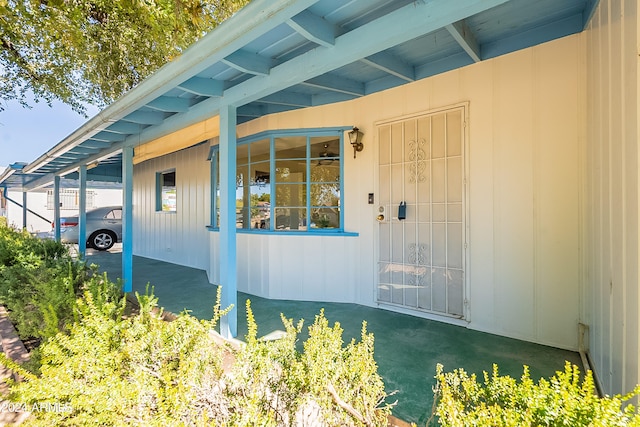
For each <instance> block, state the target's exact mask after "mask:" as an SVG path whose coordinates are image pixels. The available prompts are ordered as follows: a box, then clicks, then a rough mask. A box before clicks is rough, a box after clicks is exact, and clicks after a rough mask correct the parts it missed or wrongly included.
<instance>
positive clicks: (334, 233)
mask: <svg viewBox="0 0 640 427" xmlns="http://www.w3.org/2000/svg"><path fill="white" fill-rule="evenodd" d="M207 230H209V231H213V232H219V231H220V228H219V227H213V226H211V225H207ZM333 230H334V231H322V230H317V231H288V230H279V231H271V230H249V229H246V228H236V233H237V234H255V235H269V236H336V237H358V236H360V233H356V232H353V231H335V229H333Z"/></svg>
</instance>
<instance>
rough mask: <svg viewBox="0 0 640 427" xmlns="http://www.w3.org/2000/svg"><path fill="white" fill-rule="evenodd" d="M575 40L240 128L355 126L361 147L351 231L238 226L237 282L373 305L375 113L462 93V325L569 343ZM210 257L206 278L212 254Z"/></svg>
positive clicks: (447, 100)
mask: <svg viewBox="0 0 640 427" xmlns="http://www.w3.org/2000/svg"><path fill="white" fill-rule="evenodd" d="M582 47H583V40H582V39H581V36H579V35H577V36H571V37H567V38H564V39H561V40H557V41H554V42H551V43H547V44H544V45H540V46H537V47H534V48H531V49H527V50H524V51H521V52H517V53H514V54H510V55H507V56H503V57H499V58H496V59H493V60H490V61H486V62H482V63H479V64H475V65H472V66H469V67H465V68H463V69H460V70H457V71H453V72H449V73H446V74H443V75H439V76H436V77H433V78H430V79H426V80H423V81H419V82H415V83H412V84H408V85H405V86H402V87H399V88H396V89H391V90H388V91H385V92H381V93H377V94H373V95H370V96H367V97H364V98H362V99H358V100H354V101H349V102H344V103H341V104H334V105H329V106H321V107H316V108H309V109H306V110H302V111H297V112H289V113H283V114H278V115H273V116H267V117H264V118H261V119H258V120H255V121H253V122H250V123H247V124H243V125H241V126H240V127H239V130H238V136H239V137H242V136H245V135H250V134H253V133H256V132H259V131H263V130H266V129H284V128H304V127H311V128H315V127H322V126H336V125H357V126H358V127H359V128H360V129H361V130H363V132H364V133H365V136H364V143H365V149H364V151H363V152H361V153H358V157H357V158H356V159H354V158H353V157H352V156H350V155H346V156H345V159H344V162H345V207H344V208H345V229H346V231H351V232H357V233H359V236H358V237H304V236H260V237H258V236H250V235H240V236H239V237H238V247H239V250H238V254H239V255H238V262H239V267H238V268H239V283H238V286H239V289H240V290H245V291H251V292H256V293H258V294H261V295H264V296H270V297H276V298H285V299H287V298H288V299H316V298H318V299H327V300H332V301H353V302H357V303H360V304H365V305H374V285H375V279H376V266H375V261H376V253H377V252H376V242H377V227H378V225H377V222H376V221H375V217H376V214H377V212H376V208H377V205H375V204H373V205H369V204H367V194H368V193H370V192H373V193H376V192H377V190H378V188H377V182H376V179H377V177H376V172H375V171H376V162H377V140H376V132H375V123H376V122H379V121H381V120H387V119H391V118H395V117H402V116H404V115H409V114H416V113H419V112H426V111H429V110H431V109H435V108H441V107H446V106H448V105H453V104H457V103H461V102H467V101H468V102H469V123H468V127H467V129H468V145H469V152H468V155H469V165H470V167H469V176H468V188H469V211H470V218H468V223H467V225H468V227H469V231H470V240H469V242H468V243H469V252H468V255H469V264H468V269H467V272H468V276H469V280H468V286H469V295H470V301H469V304H470V316H469V319H468V320H469V321H470V323H469V326H470V327H471V328H475V329H478V330H484V331H489V332H493V333H498V334H501V335H506V336H511V337H517V338H522V339H526V340H530V341H535V342H540V343H545V344H549V345H554V346H558V347H563V348H569V349H576V348H577V345H578V342H577V341H578V339H577V336H578V328H577V325H578V321H579V320H578V318H579V316H578V314H579V290H580V287H579V282H580V277H581V276H580V257H579V253H580V252H579V241H580V197H579V194H580V191H579V190H580V179H581V172H580V171H581V169H580V167H581V150H582V145H581V141H582V140H581V138H582V137H583V136H584V135H583V133H582V132H581V129H582V127H583V126H584V114H585V111H584V108H583V107H582V105H583V104H584V101H585V100H584V98H583V91H582V90H581V89H582V88H583V85H584V75H583V65H584V64H583V62H582V61H583V59H584V56H583V49H582ZM345 152H347V153H348V152H349V149H348V148H347V149H346V151H345ZM216 239H217V236H215V234H214V235H212V245H213V246H212V247H215V245H216ZM212 261H213V263H214V268H213V270H212V271H213V272H214V275H213V279H214V280H215V277H216V276H215V270H216V269H215V254H214V253H212ZM319 272H321V274H320V273H319ZM266 280H268V283H265V281H266ZM329 290H331V292H328V291H329Z"/></svg>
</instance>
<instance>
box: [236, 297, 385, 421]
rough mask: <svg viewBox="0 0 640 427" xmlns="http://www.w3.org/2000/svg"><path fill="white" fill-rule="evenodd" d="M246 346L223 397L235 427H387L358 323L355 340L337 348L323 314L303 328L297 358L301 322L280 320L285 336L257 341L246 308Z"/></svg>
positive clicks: (336, 329)
mask: <svg viewBox="0 0 640 427" xmlns="http://www.w3.org/2000/svg"><path fill="white" fill-rule="evenodd" d="M247 317H248V319H247V321H248V331H249V332H248V335H247V345H246V348H244V349H243V351H241V352H240V353H239V354H238V360H237V362H236V364H235V365H234V370H233V374H232V376H231V380H230V381H229V387H228V389H227V394H228V398H229V402H230V416H229V417H228V418H227V419H225V423H224V425H234V426H253V425H262V426H281V425H320V426H321V425H325V426H338V425H340V426H361V425H367V426H386V425H387V416H388V415H389V413H390V406H389V405H384V398H385V397H386V394H385V392H384V384H383V382H382V379H381V377H380V376H379V375H378V373H377V365H376V362H375V360H374V359H373V342H374V339H373V335H372V334H369V333H367V329H366V323H363V326H362V333H361V341H360V342H356V341H355V340H352V341H351V342H350V343H349V344H348V345H347V346H346V347H344V346H343V341H342V328H341V327H340V324H339V323H335V324H334V326H333V327H330V326H329V323H328V320H327V319H326V318H325V317H324V312H322V311H321V312H320V314H319V315H317V316H316V317H315V321H314V323H313V324H312V325H311V326H310V327H309V338H308V339H307V341H305V342H304V344H303V348H304V351H303V352H302V353H299V352H298V351H297V350H296V341H297V335H298V334H299V333H300V331H301V330H302V326H303V321H300V322H298V323H297V324H296V325H294V324H293V320H291V319H286V318H285V317H284V316H281V317H282V321H283V324H284V326H285V329H286V335H285V336H284V337H283V338H281V339H279V340H275V341H264V340H260V339H258V338H257V337H256V332H257V327H256V325H255V321H254V319H253V314H252V312H251V306H250V303H249V301H247Z"/></svg>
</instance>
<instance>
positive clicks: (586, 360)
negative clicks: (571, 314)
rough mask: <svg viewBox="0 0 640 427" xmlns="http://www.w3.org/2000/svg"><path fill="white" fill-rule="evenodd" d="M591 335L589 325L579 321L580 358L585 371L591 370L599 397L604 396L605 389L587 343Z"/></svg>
mask: <svg viewBox="0 0 640 427" xmlns="http://www.w3.org/2000/svg"><path fill="white" fill-rule="evenodd" d="M588 336H589V325H585V324H584V323H578V353H580V359H581V360H582V368H583V370H584V372H587V371H591V375H592V377H593V383H594V384H595V386H596V393H597V394H598V397H603V396H604V391H603V390H604V389H603V388H602V383H601V382H600V378H598V374H597V373H596V371H595V369H593V361H592V360H591V356H590V355H589V346H588V344H587V337H588Z"/></svg>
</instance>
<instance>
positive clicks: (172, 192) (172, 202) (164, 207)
mask: <svg viewBox="0 0 640 427" xmlns="http://www.w3.org/2000/svg"><path fill="white" fill-rule="evenodd" d="M176 202H177V190H176V171H175V170H170V171H166V172H158V173H156V211H157V212H176V211H177V203H176Z"/></svg>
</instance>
